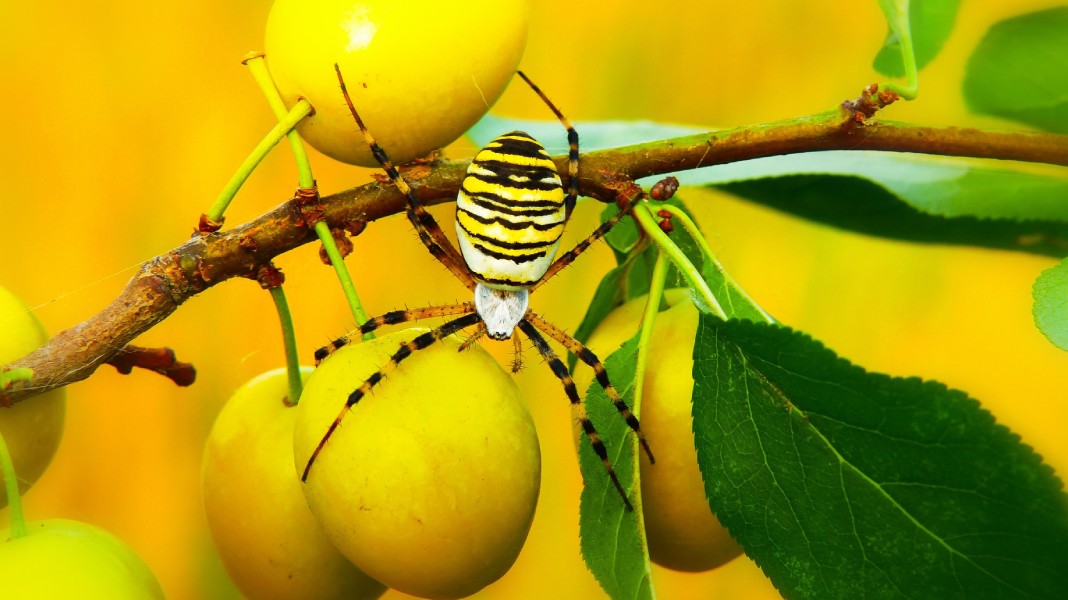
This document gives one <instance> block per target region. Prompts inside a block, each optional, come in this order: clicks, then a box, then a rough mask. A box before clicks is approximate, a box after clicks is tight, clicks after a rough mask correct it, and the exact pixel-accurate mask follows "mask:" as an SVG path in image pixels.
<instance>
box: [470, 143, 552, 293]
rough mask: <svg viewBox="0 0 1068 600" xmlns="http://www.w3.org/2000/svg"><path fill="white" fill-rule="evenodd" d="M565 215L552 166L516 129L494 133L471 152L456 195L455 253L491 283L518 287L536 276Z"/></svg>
mask: <svg viewBox="0 0 1068 600" xmlns="http://www.w3.org/2000/svg"><path fill="white" fill-rule="evenodd" d="M566 218H567V211H566V209H565V207H564V188H563V186H562V185H561V183H560V175H559V174H557V172H556V165H554V164H553V161H552V160H550V159H549V155H548V153H546V152H545V148H543V147H542V145H541V144H539V143H538V141H537V140H535V139H534V138H532V137H530V136H529V135H527V134H525V133H523V132H521V131H513V132H511V133H506V134H504V135H502V136H500V137H498V138H496V139H495V140H493V141H492V142H490V143H489V144H488V145H487V146H486V147H485V148H483V149H482V151H481V152H479V153H478V155H477V156H475V159H474V161H472V162H471V166H470V167H468V169H467V175H466V176H465V177H464V181H463V185H462V186H461V188H460V194H459V196H458V197H457V199H456V235H457V238H458V240H459V242H460V252H461V253H462V254H463V257H464V261H465V262H466V263H467V266H468V267H469V268H470V269H471V271H472V273H474V274H475V277H477V278H478V279H479V280H481V281H483V282H485V283H486V284H487V285H489V286H490V287H496V288H503V289H520V288H526V287H529V286H531V285H533V284H534V283H535V282H537V281H538V280H539V279H541V276H542V275H544V274H545V270H546V269H548V268H549V265H550V264H551V263H552V261H553V257H554V256H556V249H557V247H558V246H559V245H560V235H561V234H562V233H563V231H564V221H565V220H566Z"/></svg>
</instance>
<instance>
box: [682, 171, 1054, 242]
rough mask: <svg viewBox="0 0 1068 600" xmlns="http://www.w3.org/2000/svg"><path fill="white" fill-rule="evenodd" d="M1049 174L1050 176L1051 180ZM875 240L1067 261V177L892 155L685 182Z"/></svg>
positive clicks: (685, 178) (709, 174)
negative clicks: (946, 245)
mask: <svg viewBox="0 0 1068 600" xmlns="http://www.w3.org/2000/svg"><path fill="white" fill-rule="evenodd" d="M1049 172H1051V173H1053V172H1054V171H1053V170H1050V171H1049ZM679 180H680V181H681V182H682V183H683V184H686V185H694V184H713V185H716V186H718V187H720V188H722V189H724V190H726V191H729V192H731V193H733V194H736V195H738V196H740V197H743V198H745V199H747V200H750V201H754V202H758V203H761V204H766V205H768V206H771V207H773V208H776V209H778V210H782V211H785V212H788V213H791V214H795V215H798V216H802V217H804V218H807V219H811V220H814V221H820V222H824V223H827V224H830V225H834V226H836V227H841V228H844V229H850V230H854V231H859V232H862V233H867V234H871V235H881V236H886V237H891V238H898V239H904V240H910V241H918V242H929V243H956V244H970V245H977V246H984V247H992V248H1004V249H1010V250H1019V251H1025V252H1032V253H1036V254H1045V255H1049V256H1058V257H1060V256H1064V255H1065V254H1066V252H1068V250H1066V248H1068V225H1066V223H1068V177H1064V176H1055V175H1048V174H1039V173H1036V172H1031V171H1025V170H1022V169H1011V168H1000V167H998V168H996V167H990V166H987V163H981V162H975V161H964V160H960V159H948V158H941V157H925V156H920V155H901V154H891V153H885V152H855V151H849V152H847V151H833V152H811V153H804V154H795V155H789V156H774V157H769V158H761V159H756V160H748V161H741V162H738V163H733V164H730V165H720V166H717V167H712V168H707V169H701V170H699V171H696V172H692V173H683V174H680V176H679Z"/></svg>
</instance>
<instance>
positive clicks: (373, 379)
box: [300, 307, 482, 481]
mask: <svg viewBox="0 0 1068 600" xmlns="http://www.w3.org/2000/svg"><path fill="white" fill-rule="evenodd" d="M453 308H456V307H453ZM481 320H482V317H480V316H479V315H478V313H474V312H473V313H470V314H468V315H465V316H462V317H460V318H458V319H453V320H452V321H448V322H446V323H445V324H444V325H442V326H440V327H437V328H435V329H432V330H430V331H428V332H426V333H423V334H420V335H418V336H416V337H415V338H414V339H412V340H411V341H410V342H406V343H405V344H403V345H401V347H400V348H399V349H398V350H397V351H396V352H394V353H393V356H391V357H390V359H389V362H387V363H386V364H384V365H382V368H381V369H379V370H378V371H376V372H374V373H372V374H371V376H370V377H368V378H367V379H365V380H364V382H363V384H362V385H360V387H358V388H356V389H355V390H353V391H352V393H351V394H349V397H348V399H347V400H346V401H345V406H344V407H343V408H342V409H341V412H339V413H338V415H337V417H336V418H335V419H334V421H333V422H332V423H331V424H330V427H329V428H327V430H326V433H325V434H323V438H322V439H321V440H320V441H319V444H318V445H317V446H316V447H315V450H314V451H312V453H311V456H310V457H309V458H308V463H307V464H306V465H305V466H304V473H303V474H302V475H301V477H300V480H301V481H307V480H308V474H309V473H310V472H311V468H312V464H314V463H315V459H316V458H317V457H318V456H319V453H320V452H322V450H323V447H324V446H325V445H326V442H328V441H329V440H330V436H332V435H333V434H334V431H335V430H336V429H337V428H338V425H341V421H342V419H344V418H345V415H347V414H348V413H349V410H350V409H351V408H352V407H353V406H355V405H356V403H357V402H359V401H360V399H361V398H363V397H364V396H366V395H367V393H368V392H370V391H371V388H373V387H374V386H375V385H377V384H378V383H379V382H381V381H382V379H383V378H385V376H386V375H387V374H389V373H390V372H391V371H393V370H394V369H396V368H397V366H398V365H400V363H401V362H402V361H403V360H404V359H406V358H408V357H409V356H411V355H412V354H414V353H416V352H418V351H419V350H422V349H423V348H426V347H428V346H430V345H431V344H433V343H434V342H436V341H438V340H440V339H442V338H445V337H448V336H450V335H452V334H454V333H456V332H458V331H460V330H461V329H464V328H466V327H470V326H471V325H474V324H476V323H479V322H480V321H481Z"/></svg>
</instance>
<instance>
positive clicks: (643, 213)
mask: <svg viewBox="0 0 1068 600" xmlns="http://www.w3.org/2000/svg"><path fill="white" fill-rule="evenodd" d="M633 214H634V218H635V219H637V220H638V224H639V225H641V227H642V230H643V231H645V234H646V235H648V236H649V237H650V238H652V240H653V241H654V242H656V245H657V246H659V247H660V250H661V251H662V252H663V253H664V254H666V255H667V257H668V259H670V260H671V263H672V264H673V265H675V268H676V269H678V270H679V273H681V274H682V276H683V278H685V279H686V283H687V284H689V286H690V288H691V289H692V290H693V291H694V292H695V293H696V294H697V295H698V296H700V300H701V303H700V304H703V305H704V307H703V308H702V310H703V311H704V309H705V308H707V309H708V310H707V311H705V312H709V311H710V312H711V313H712V314H714V315H716V316H717V317H719V318H721V319H726V318H727V313H725V312H723V307H722V306H720V304H719V301H718V300H716V296H715V295H714V294H713V293H712V290H711V289H710V288H709V287H708V282H706V281H705V279H704V277H701V272H700V271H698V270H697V267H695V266H693V263H692V262H690V259H688V258H686V255H685V254H684V253H683V252H682V250H681V249H680V248H679V247H678V246H676V245H675V242H674V241H672V239H671V238H669V237H668V235H667V234H666V233H664V232H663V230H661V229H660V225H659V223H658V222H657V219H656V217H655V216H653V213H652V211H651V210H650V209H649V207H648V206H646V205H645V204H641V205H639V206H637V207H635V208H634V213H633Z"/></svg>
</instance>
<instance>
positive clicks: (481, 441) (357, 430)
mask: <svg viewBox="0 0 1068 600" xmlns="http://www.w3.org/2000/svg"><path fill="white" fill-rule="evenodd" d="M423 331H425V330H422V329H408V330H404V331H399V332H395V333H392V334H389V335H386V336H383V337H379V338H377V339H375V340H372V341H365V342H361V343H359V344H355V345H350V346H346V347H344V348H342V349H341V350H339V351H337V352H335V353H334V354H333V355H331V356H330V357H329V358H328V359H327V360H326V361H325V362H324V363H323V364H322V365H320V366H319V368H318V369H317V370H316V371H315V373H313V374H312V376H311V377H310V378H309V379H308V385H307V387H305V389H304V395H303V396H302V398H301V401H300V405H299V407H298V414H297V423H296V428H295V430H294V436H293V447H294V453H295V456H296V463H297V466H298V468H300V467H303V466H304V465H305V464H306V462H307V460H308V458H309V457H310V456H311V454H312V451H313V450H314V449H315V447H316V446H317V445H318V444H319V441H320V440H321V439H322V437H323V434H324V433H326V430H327V428H328V427H329V426H330V424H331V423H332V422H333V421H334V419H335V418H336V417H337V416H338V413H339V412H340V411H341V410H342V409H343V408H344V406H345V400H346V398H347V397H348V396H349V394H350V393H351V392H352V391H353V390H354V389H356V388H357V387H358V386H359V385H360V384H361V383H363V381H364V380H365V379H366V378H367V377H368V376H370V375H371V374H372V373H374V372H376V371H377V370H378V369H379V368H380V367H381V366H382V365H384V364H386V363H387V362H388V361H389V358H390V356H391V355H392V354H393V353H394V352H396V351H397V349H398V348H399V347H400V345H401V344H402V343H403V342H406V341H408V340H411V339H413V338H414V337H416V336H417V335H418V334H419V333H422V332H423ZM459 344H460V341H459V340H457V339H456V338H448V339H446V340H443V341H442V342H440V343H434V344H432V345H431V346H430V347H428V348H425V349H423V350H419V351H417V352H415V353H414V354H413V355H412V356H411V357H409V358H408V359H406V360H405V361H404V362H402V363H401V364H400V366H399V367H398V368H397V370H395V371H393V372H392V373H390V374H389V375H388V376H387V377H386V378H385V379H384V380H383V381H382V382H381V383H379V384H378V385H377V386H375V388H374V389H373V391H372V392H371V393H369V394H368V395H366V396H364V397H363V399H362V400H360V402H359V403H357V404H356V405H355V406H354V407H353V409H352V410H351V411H349V412H348V414H347V415H346V416H345V418H344V420H343V421H342V422H341V425H340V427H338V428H337V430H336V431H334V433H333V435H332V436H331V437H330V439H329V441H328V442H327V443H326V445H325V446H324V448H323V450H322V452H321V453H320V454H319V455H318V458H316V461H315V463H314V464H313V466H312V469H311V472H310V473H309V476H308V480H307V483H306V484H305V485H304V495H305V497H306V498H307V500H308V506H309V507H310V508H311V510H312V513H314V514H315V516H316V517H318V519H319V523H320V524H321V525H322V527H323V530H324V531H325V532H326V534H327V536H328V537H329V538H330V539H331V540H332V541H333V542H334V545H335V546H337V547H338V549H339V550H341V552H342V554H344V555H345V556H347V557H348V558H349V559H350V560H351V561H352V562H353V563H354V564H356V565H357V566H359V567H360V568H361V569H362V570H363V571H364V572H366V573H367V574H369V575H371V576H372V577H374V578H375V579H377V580H379V581H381V582H382V583H384V584H386V585H388V586H389V587H391V588H395V589H397V590H400V591H402V592H405V593H407V594H411V595H414V596H421V597H427V598H461V597H464V596H469V595H471V594H473V593H475V592H477V591H478V590H480V589H482V588H483V587H485V586H487V585H489V584H490V583H492V582H494V581H496V580H497V579H499V578H500V577H501V576H502V575H504V573H505V572H506V571H507V570H508V569H509V568H510V567H511V566H512V564H513V563H514V562H515V559H516V557H517V556H518V554H519V551H520V549H521V548H522V546H523V542H524V541H525V540H526V536H527V533H528V531H529V529H530V524H531V520H532V519H533V517H534V508H535V506H536V505H537V500H538V490H539V485H540V479H541V453H540V449H539V447H538V437H537V433H536V432H535V430H534V423H533V420H532V419H531V416H530V412H529V410H528V409H527V406H526V403H525V401H524V400H523V398H522V395H521V394H520V392H519V388H518V387H517V386H516V385H515V383H514V382H513V381H512V378H511V377H510V376H509V374H508V373H506V372H505V371H504V370H503V369H501V367H500V366H499V365H498V364H497V362H496V361H495V360H493V358H492V357H491V356H490V355H489V354H488V353H486V352H485V351H484V350H483V349H482V348H481V347H480V346H478V345H477V344H476V345H474V346H472V347H471V348H469V349H467V350H464V351H463V352H457V350H458V348H459Z"/></svg>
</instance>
